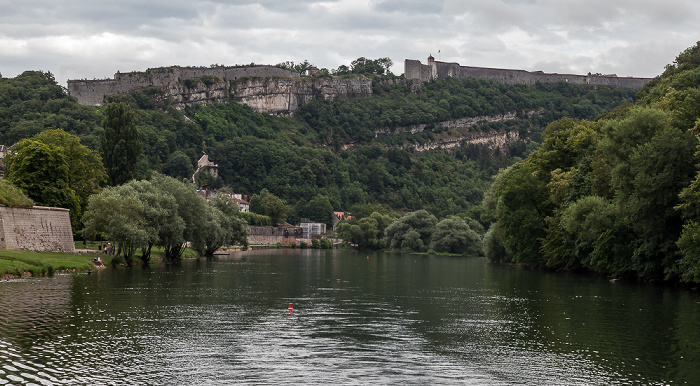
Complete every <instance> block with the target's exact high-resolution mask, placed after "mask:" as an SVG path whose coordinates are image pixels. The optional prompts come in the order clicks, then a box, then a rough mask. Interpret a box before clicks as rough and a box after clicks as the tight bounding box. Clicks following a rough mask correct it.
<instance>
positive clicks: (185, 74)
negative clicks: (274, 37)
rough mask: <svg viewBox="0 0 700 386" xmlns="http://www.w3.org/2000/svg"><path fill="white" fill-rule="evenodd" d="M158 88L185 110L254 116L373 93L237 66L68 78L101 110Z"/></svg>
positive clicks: (363, 86) (355, 82) (353, 82)
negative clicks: (111, 99)
mask: <svg viewBox="0 0 700 386" xmlns="http://www.w3.org/2000/svg"><path fill="white" fill-rule="evenodd" d="M203 76H215V77H218V78H219V81H217V82H215V83H213V84H209V85H205V84H203V83H196V84H194V85H190V86H189V87H187V86H186V85H185V83H184V80H187V79H193V78H201V77H203ZM149 86H155V87H160V88H162V89H163V90H164V91H165V93H164V95H163V98H164V99H171V101H172V103H173V106H174V107H175V108H178V109H183V108H184V107H185V106H187V105H191V104H195V103H209V102H228V101H231V100H233V101H237V102H239V103H243V104H246V105H248V106H250V107H251V108H252V109H253V110H254V111H256V112H266V113H280V112H295V111H297V109H298V108H299V106H301V105H303V104H305V103H307V102H308V101H309V100H311V99H313V98H315V97H323V98H327V99H331V98H335V97H342V98H351V97H361V96H367V95H371V94H372V81H371V79H367V78H364V77H356V78H336V77H332V78H329V77H319V78H313V79H309V78H301V77H300V76H299V73H298V72H296V71H293V70H288V69H284V68H279V67H275V66H265V65H255V66H239V67H223V66H222V67H178V66H174V67H159V68H151V69H148V70H146V71H144V72H128V73H116V74H114V79H100V80H86V79H82V80H68V92H69V93H70V95H72V96H74V97H76V98H77V99H78V102H79V103H80V104H84V105H94V106H100V105H105V104H106V103H107V96H110V95H116V94H123V93H128V92H131V91H135V90H138V89H142V88H144V87H149Z"/></svg>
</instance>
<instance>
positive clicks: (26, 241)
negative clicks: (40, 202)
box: [0, 206, 75, 252]
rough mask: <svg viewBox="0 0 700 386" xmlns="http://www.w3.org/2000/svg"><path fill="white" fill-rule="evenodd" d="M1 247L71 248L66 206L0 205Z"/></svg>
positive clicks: (63, 249) (70, 229)
mask: <svg viewBox="0 0 700 386" xmlns="http://www.w3.org/2000/svg"><path fill="white" fill-rule="evenodd" d="M0 249H15V250H30V251H70V252H72V251H74V250H75V244H74V243H73V229H72V228H71V224H70V217H69V211H68V209H63V208H50V207H45V206H35V207H32V208H8V207H6V206H0Z"/></svg>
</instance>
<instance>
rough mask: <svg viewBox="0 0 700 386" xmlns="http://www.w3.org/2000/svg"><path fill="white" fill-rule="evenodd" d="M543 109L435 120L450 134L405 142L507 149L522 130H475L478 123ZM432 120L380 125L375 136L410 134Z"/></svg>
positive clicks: (419, 147)
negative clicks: (398, 125) (398, 124)
mask: <svg viewBox="0 0 700 386" xmlns="http://www.w3.org/2000/svg"><path fill="white" fill-rule="evenodd" d="M543 113H544V110H543V109H539V110H531V111H528V112H527V113H526V114H525V115H526V116H524V117H518V115H517V114H516V113H515V112H514V111H511V112H507V113H505V114H498V115H490V116H478V117H470V118H460V119H454V120H450V121H444V122H439V123H436V124H430V125H432V126H434V127H441V128H444V129H446V130H449V131H450V132H451V134H449V135H438V136H437V137H436V138H435V140H433V141H428V142H425V143H423V144H412V143H407V144H405V145H404V147H405V148H414V149H415V150H416V151H425V150H432V149H438V148H440V149H451V148H453V147H458V146H465V145H478V146H485V147H488V148H489V149H491V150H495V149H496V148H500V149H501V150H506V149H507V148H508V145H509V144H510V143H513V142H517V141H519V140H521V138H520V133H519V132H518V131H507V132H504V131H493V130H491V131H486V132H484V131H481V130H474V128H475V127H479V126H481V125H483V124H484V123H490V122H505V121H512V120H517V119H529V118H532V117H533V116H535V115H541V114H543ZM430 125H429V124H420V125H411V126H404V127H397V128H394V129H386V128H385V129H381V130H377V131H375V135H376V136H380V135H391V134H397V133H403V132H410V133H411V134H416V133H419V132H421V131H423V130H426V129H427V128H428V127H429V126H430Z"/></svg>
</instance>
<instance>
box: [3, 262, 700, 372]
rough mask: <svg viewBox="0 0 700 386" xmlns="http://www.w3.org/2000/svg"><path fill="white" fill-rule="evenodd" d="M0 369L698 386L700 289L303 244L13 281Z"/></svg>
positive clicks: (7, 294) (8, 284) (7, 287)
mask: <svg viewBox="0 0 700 386" xmlns="http://www.w3.org/2000/svg"><path fill="white" fill-rule="evenodd" d="M289 303H292V307H293V310H289V309H288V308H289V307H288V306H289ZM0 384H12V385H15V384H37V385H62V384H71V385H73V384H89V385H101V384H102V385H137V384H143V385H153V384H157V385H164V384H167V385H170V384H177V385H195V384H196V385H220V384H324V385H325V384H420V385H425V384H430V385H434V384H450V385H451V384H474V385H632V384H635V385H636V384H645V385H657V384H658V385H667V384H668V385H673V384H691V385H698V384H700V294H699V293H698V291H693V290H688V289H677V288H671V287H667V286H657V285H644V284H636V283H610V282H608V281H607V280H606V279H605V278H601V277H597V276H586V275H577V274H566V273H551V272H541V271H533V270H525V269H521V268H518V267H512V266H499V265H493V264H489V263H488V262H487V261H486V260H484V259H483V258H456V257H441V256H415V255H400V254H381V253H370V254H367V253H360V252H354V251H312V250H256V251H248V252H238V253H234V254H232V255H230V256H217V257H215V258H212V259H199V260H189V261H184V262H182V264H180V265H177V266H160V267H153V268H150V269H147V268H141V267H137V268H132V269H117V270H110V269H107V270H103V271H99V272H94V273H92V274H91V275H87V274H72V275H55V276H53V277H46V278H29V279H16V280H9V281H3V282H0Z"/></svg>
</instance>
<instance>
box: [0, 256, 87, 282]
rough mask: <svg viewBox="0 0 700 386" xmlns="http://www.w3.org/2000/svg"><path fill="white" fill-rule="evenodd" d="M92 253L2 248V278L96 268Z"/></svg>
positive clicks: (0, 268) (83, 270) (0, 270)
mask: <svg viewBox="0 0 700 386" xmlns="http://www.w3.org/2000/svg"><path fill="white" fill-rule="evenodd" d="M93 258H94V255H92V254H74V253H66V252H33V251H12V250H0V279H2V280H6V279H12V278H18V277H28V276H45V275H50V274H53V273H55V272H87V271H90V270H93V269H95V268H96V267H95V264H94V263H93V262H92V259H93Z"/></svg>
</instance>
